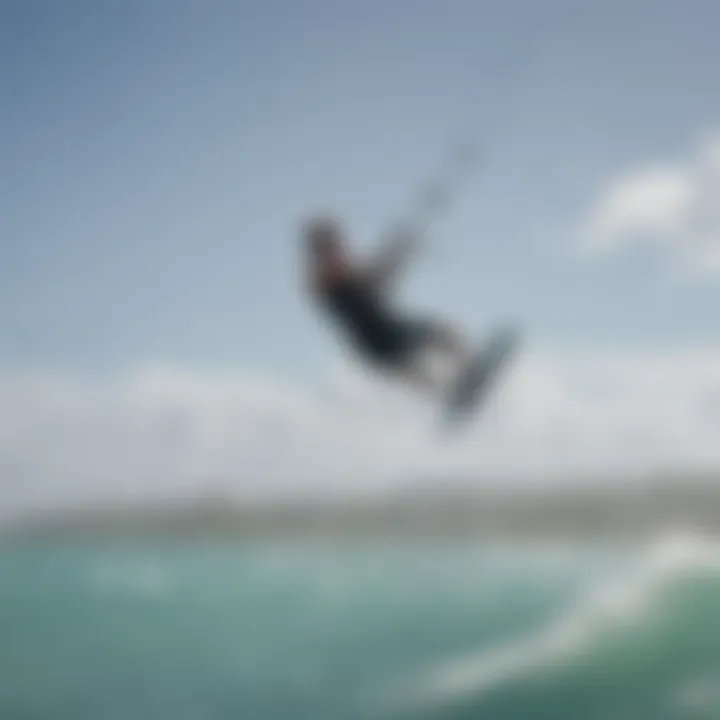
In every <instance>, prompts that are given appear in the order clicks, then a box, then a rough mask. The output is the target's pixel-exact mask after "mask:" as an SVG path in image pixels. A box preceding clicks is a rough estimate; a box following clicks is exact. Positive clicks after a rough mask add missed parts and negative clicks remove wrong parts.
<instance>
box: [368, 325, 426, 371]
mask: <svg viewBox="0 0 720 720" xmlns="http://www.w3.org/2000/svg"><path fill="white" fill-rule="evenodd" d="M433 331H434V323H433V322H432V321H430V320H422V319H420V320H418V319H398V320H393V321H391V322H387V323H383V325H382V327H378V328H377V332H374V333H372V334H371V335H366V336H365V337H361V338H360V339H359V343H358V345H359V348H358V349H359V350H360V352H361V353H362V354H363V355H364V356H365V357H366V359H367V360H369V361H370V362H373V363H375V364H377V365H382V366H383V367H396V366H401V365H403V364H405V363H407V362H409V361H411V360H412V359H413V358H414V356H415V355H416V354H417V353H418V352H421V351H422V350H424V349H426V348H427V347H428V346H429V345H430V343H431V342H432V336H433Z"/></svg>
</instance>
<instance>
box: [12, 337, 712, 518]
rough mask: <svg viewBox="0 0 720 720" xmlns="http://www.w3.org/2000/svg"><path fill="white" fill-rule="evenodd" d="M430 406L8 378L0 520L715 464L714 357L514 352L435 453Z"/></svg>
mask: <svg viewBox="0 0 720 720" xmlns="http://www.w3.org/2000/svg"><path fill="white" fill-rule="evenodd" d="M436 410H437V409H436V408H435V407H434V406H433V405H432V404H430V403H428V402H425V401H423V400H421V399H418V398H415V397H413V396H412V395H411V394H409V393H405V392H404V391H401V390H398V389H397V388H388V387H387V386H385V385H381V384H379V383H374V382H371V381H370V380H368V379H365V378H364V377H361V376H359V375H356V374H355V373H354V372H353V371H352V370H351V369H349V368H346V367H342V368H335V369H333V370H332V371H331V372H328V374H327V377H326V380H325V381H324V382H323V383H321V384H317V385H316V386H315V387H313V388H309V387H308V386H306V385H303V386H299V385H297V384H295V383H294V382H292V381H290V380H288V379H283V378H280V377H275V376H272V375H268V374H262V373H256V372H251V371H221V370H217V369H212V370H204V371H203V370H197V369H191V368H184V367H179V366H177V365H172V364H154V365H148V366H144V367H138V368H136V369H134V370H131V371H128V372H126V373H124V374H120V375H117V376H115V377H105V378H95V379H91V378H86V377H71V376H69V375H63V374H55V375H47V374H42V373H18V372H12V371H10V370H6V371H5V372H4V373H2V374H1V375H0V482H1V483H2V492H1V495H0V497H1V498H2V500H1V501H0V507H1V510H2V511H3V512H5V513H7V512H11V511H13V510H17V509H18V508H27V507H34V506H47V505H55V504H68V503H73V502H76V501H80V502H82V501H99V500H105V499H111V498H114V499H123V500H127V499H131V498H132V499H138V498H145V497H176V496H179V495H184V494H188V493H192V494H194V493H198V492H202V491H203V490H205V489H212V488H214V487H216V486H217V485H220V486H222V487H223V488H224V489H226V490H228V491H230V492H237V493H240V494H250V495H258V494H268V493H283V492H287V491H292V492H293V493H297V492H300V491H305V490H312V491H318V490H319V491H321V492H328V493H329V492H346V491H353V492H354V491H358V490H376V489H383V488H390V487H393V486H394V485H395V484H396V483H398V482H407V481H408V480H409V479H411V478H413V477H428V476H430V477H437V478H442V477H443V476H452V475H455V474H460V475H463V476H467V475H471V476H474V477H476V478H478V482H493V481H497V478H501V477H508V476H516V477H525V478H528V477H529V478H543V477H547V476H548V475H553V474H557V473H562V474H565V473H580V474H584V473H588V474H592V473H601V474H602V473H616V472H619V473H625V472H629V473H635V472H646V471H648V472H652V471H655V470H664V469H668V468H670V469H672V468H690V469H695V468H708V467H712V466H720V347H719V348H710V349H704V350H701V349H696V350H685V351H679V350H676V351H673V352H665V353H660V354H658V353H654V352H649V351H648V352H630V351H628V352H613V353H607V352H606V353H599V352H597V351H590V350H572V349H565V350H555V351H552V350H546V351H538V352H535V353H528V354H525V355H524V356H523V357H521V358H520V359H519V361H518V363H517V365H516V366H515V368H514V369H513V370H512V371H511V372H510V373H508V375H507V377H506V379H505V381H504V382H503V383H502V384H501V386H500V387H499V388H498V392H497V393H496V394H495V395H494V397H493V399H492V402H491V403H490V405H489V407H488V409H487V412H486V413H485V414H484V415H483V416H482V418H480V420H479V422H477V423H475V424H474V425H473V426H471V427H468V429H467V432H465V433H464V434H463V435H462V436H461V437H459V438H458V439H456V440H454V441H452V442H441V441H440V440H439V437H438V434H437V432H436V426H435V422H436V420H437V412H436ZM505 481H507V480H505Z"/></svg>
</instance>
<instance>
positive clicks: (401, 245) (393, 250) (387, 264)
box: [365, 229, 418, 289]
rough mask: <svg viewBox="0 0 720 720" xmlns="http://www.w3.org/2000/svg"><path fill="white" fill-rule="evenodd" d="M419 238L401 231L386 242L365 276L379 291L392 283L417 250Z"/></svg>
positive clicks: (409, 232) (410, 232) (405, 230)
mask: <svg viewBox="0 0 720 720" xmlns="http://www.w3.org/2000/svg"><path fill="white" fill-rule="evenodd" d="M417 241H418V239H417V236H416V233H415V232H413V231H412V230H408V229H401V230H398V231H396V232H395V233H393V234H392V235H391V236H390V237H389V238H387V239H386V240H385V243H384V247H383V248H382V249H381V251H380V252H379V253H378V255H377V256H376V257H375V258H374V259H373V260H372V261H371V262H370V263H369V264H368V265H367V266H366V268H365V276H366V277H367V279H368V280H369V281H370V282H371V283H372V285H374V286H375V287H376V288H378V289H382V288H384V287H386V286H387V285H388V284H390V283H392V282H393V281H394V280H395V279H396V278H397V276H398V275H399V274H400V272H401V271H402V270H404V269H405V267H406V265H407V264H408V261H409V260H410V258H411V256H412V255H413V253H414V252H415V250H416V248H417Z"/></svg>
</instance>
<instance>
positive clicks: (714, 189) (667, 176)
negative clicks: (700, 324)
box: [583, 134, 720, 272]
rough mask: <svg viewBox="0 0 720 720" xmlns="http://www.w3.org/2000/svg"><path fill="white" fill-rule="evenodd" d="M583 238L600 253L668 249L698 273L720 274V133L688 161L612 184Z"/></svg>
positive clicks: (639, 171) (627, 176) (634, 174)
mask: <svg viewBox="0 0 720 720" xmlns="http://www.w3.org/2000/svg"><path fill="white" fill-rule="evenodd" d="M583 237H584V244H585V247H586V248H587V249H591V250H595V251H610V250H618V249H620V248H622V247H627V246H628V245H632V244H637V243H638V242H644V243H650V244H657V245H662V246H663V247H664V248H665V250H666V252H670V253H672V254H673V256H674V257H675V258H677V259H678V260H679V261H680V262H681V263H682V264H683V265H684V266H685V268H686V269H688V270H690V271H692V272H720V134H709V135H708V136H707V137H705V138H704V139H703V140H702V142H700V143H699V145H698V149H697V151H696V153H695V154H694V155H693V156H692V157H690V158H688V159H686V160H685V161H684V162H679V163H675V164H656V165H653V166H650V167H641V168H638V169H636V170H633V171H630V172H628V173H626V174H624V175H623V176H621V177H618V178H615V179H614V180H613V181H611V182H610V183H609V184H608V185H607V187H605V188H604V189H603V191H602V192H601V193H600V197H599V198H598V200H597V201H596V203H595V206H594V207H593V209H592V211H591V213H590V216H589V218H588V221H587V223H586V227H585V230H584V232H583Z"/></svg>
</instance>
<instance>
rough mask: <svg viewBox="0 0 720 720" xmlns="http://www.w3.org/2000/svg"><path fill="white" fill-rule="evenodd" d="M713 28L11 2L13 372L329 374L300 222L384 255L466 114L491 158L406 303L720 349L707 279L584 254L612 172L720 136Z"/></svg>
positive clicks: (644, 258)
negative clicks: (320, 219) (142, 365)
mask: <svg viewBox="0 0 720 720" xmlns="http://www.w3.org/2000/svg"><path fill="white" fill-rule="evenodd" d="M718 23H720V8H718V6H717V4H716V3H714V2H712V1H711V0H707V1H705V2H702V1H699V0H689V1H687V2H683V3H679V2H665V1H660V2H658V1H657V0H637V1H636V2H633V3H626V2H624V1H623V2H619V1H617V0H615V1H613V2H606V3H586V4H585V6H584V7H582V6H579V4H578V3H571V2H567V1H566V0H548V1H547V2H544V3H538V2H530V1H526V2H518V1H517V0H512V1H510V2H502V3H499V2H493V3H489V2H484V1H480V0H477V1H470V0H463V1H461V2H458V1H455V0H452V1H450V2H447V3H437V2H430V1H428V0H419V1H418V2H414V3H408V2H399V1H394V0H393V1H390V0H382V1H380V0H371V1H369V2H362V3H360V2H355V3H349V2H334V1H331V0H316V1H312V2H310V1H308V0H292V1H291V0H283V1H280V0H263V1H262V2H221V1H219V0H214V1H212V2H204V3H200V2H190V1H187V0H177V1H176V2H170V1H169V0H163V1H160V0H153V1H152V2H139V1H138V0H133V1H127V2H126V1H122V2H121V1H119V0H110V1H106V2H102V3H96V2H90V1H85V2H78V1H77V0H68V1H67V2H64V3H56V2H49V1H48V2H40V1H38V0H28V1H27V2H9V1H8V2H4V3H2V5H1V6H0V66H1V67H2V68H3V71H2V72H3V80H2V82H1V83H0V107H2V108H3V110H2V113H1V114H0V121H1V122H2V136H3V138H4V141H3V152H2V158H3V159H2V164H1V165H0V188H1V189H2V193H1V194H0V326H1V327H2V328H3V340H2V343H0V362H2V363H3V364H5V365H12V366H22V365H32V366H40V367H61V368H70V369H77V370H82V371H88V370H95V369H104V368H117V367H123V366H125V365H128V364H132V363H134V362H137V361H142V360H145V359H148V358H150V359H153V358H163V359H172V360H174V361H179V362H187V363H189V364H202V365H204V366H208V365H209V366H212V365H213V364H221V365H242V366H261V367H272V368H279V369H281V370H283V371H288V372H292V373H298V374H300V375H303V374H305V373H312V372H313V371H314V370H315V369H316V368H317V367H318V364H319V363H322V362H323V360H324V358H326V356H327V354H328V353H329V352H334V347H333V345H332V343H331V341H330V340H329V339H328V338H326V336H325V335H324V334H323V331H322V330H321V329H320V327H319V325H318V323H317V320H316V319H315V318H314V317H313V315H312V313H311V312H310V311H309V309H308V308H307V307H305V306H304V305H303V304H302V302H301V299H300V296H299V294H298V283H297V266H296V259H297V258H296V246H295V243H296V237H295V235H294V231H295V223H296V220H297V218H298V217H299V216H300V215H301V214H302V213H303V212H305V211H307V210H308V209H314V208H316V207H320V208H325V207H327V208H332V209H336V210H337V211H338V212H339V213H341V214H343V215H344V216H345V217H347V219H348V223H349V224H350V227H351V228H352V232H353V234H354V235H355V236H356V237H357V240H358V242H359V243H360V244H361V245H362V246H365V245H367V244H368V243H371V242H372V241H373V239H374V238H375V236H376V234H377V233H378V232H379V231H380V230H381V229H382V228H383V226H384V225H385V223H386V222H387V221H388V220H389V219H391V218H392V217H393V216H394V215H395V214H397V212H398V211H399V210H402V209H403V208H404V207H405V206H406V205H407V203H408V202H409V200H410V198H411V193H412V192H413V189H414V188H415V186H416V185H417V183H418V181H419V180H420V179H422V177H423V176H424V174H426V173H427V172H429V171H430V170H431V168H432V167H433V166H434V165H435V164H436V163H437V161H438V160H439V158H440V157H441V155H442V152H443V147H444V143H445V141H446V138H447V136H448V133H452V132H453V131H455V129H456V128H458V127H465V126H470V127H471V128H472V130H473V132H476V133H477V139H478V140H479V141H483V140H488V142H489V143H490V146H489V148H487V150H488V151H489V157H488V164H487V166H486V167H485V169H484V170H483V172H482V173H481V174H480V175H479V176H478V177H477V178H476V179H475V180H474V181H473V182H472V183H471V184H470V185H469V187H467V188H466V190H465V191H464V193H463V194H462V196H461V199H460V202H459V204H458V206H457V207H456V209H455V211H454V212H453V214H452V216H451V217H450V218H449V219H448V221H447V222H445V223H443V224H442V225H441V226H440V227H439V228H438V232H437V234H436V236H435V242H436V244H437V246H436V248H434V249H435V250H436V251H437V257H436V258H435V259H433V258H432V257H428V258H426V259H425V260H422V261H421V262H420V263H419V264H418V266H417V272H416V274H415V275H414V276H413V277H412V278H411V280H410V282H409V283H408V285H407V286H406V288H405V292H404V300H405V301H406V302H408V303H410V304H413V303H417V304H418V306H419V307H423V308H438V309H439V310H441V311H442V312H446V313H449V314H451V315H452V316H453V317H457V318H458V320H459V321H460V322H462V323H463V324H464V325H466V326H468V327H469V329H471V330H472V331H473V332H480V331H481V330H482V328H483V327H484V326H485V325H486V324H487V323H490V322H492V321H493V319H494V318H495V317H496V316H498V315H504V314H507V313H512V314H513V315H516V316H519V317H520V318H522V319H523V320H524V321H525V322H526V323H527V326H528V328H529V329H530V331H531V333H532V335H533V337H534V338H536V339H537V340H538V341H539V342H560V343H564V342H571V343H572V342H583V343H588V342H591V343H599V344H602V343H611V344H617V343H620V344H622V343H632V344H644V343H645V344H647V343H650V344H652V343H657V342H662V343H671V344H672V343H682V342H690V341H692V342H702V341H706V340H708V339H710V338H712V337H715V336H716V322H717V318H716V312H715V308H716V307H717V304H718V301H720V292H719V291H718V288H717V286H716V285H715V284H714V283H713V282H710V281H704V282H702V283H696V284H688V285H683V286H682V287H680V288H677V287H675V286H672V285H668V282H667V273H668V269H667V267H666V266H665V264H663V262H662V260H661V259H660V258H658V257H657V255H655V254H653V251H652V250H644V251H643V250H640V251H637V252H634V253H628V254H620V255H617V256H610V257H607V258H602V259H599V260H598V259H595V258H593V259H591V260H588V259H587V258H584V257H582V256H579V255H578V254H576V253H575V252H574V249H573V248H574V244H575V241H576V240H575V236H576V233H577V228H578V227H579V226H580V225H581V224H582V222H583V219H584V217H585V215H586V213H588V212H589V209H590V207H591V205H592V203H593V202H594V200H595V198H596V196H597V194H598V192H599V191H600V188H601V187H602V186H603V184H604V183H607V182H608V181H609V180H610V179H611V178H612V177H613V176H615V175H618V174H622V173H623V172H625V171H626V169H627V168H633V167H634V166H642V165H643V164H646V163H652V162H655V161H656V160H672V159H674V158H676V157H679V156H682V155H683V154H684V153H687V152H688V149H689V147H690V145H691V144H692V143H693V142H694V141H695V139H696V137H697V136H698V134H699V133H702V132H704V131H706V130H707V129H710V128H712V127H713V126H714V123H717V121H718V118H720V95H719V94H718V93H717V92H715V88H716V87H717V78H716V70H717V67H719V66H720V45H718V43H717V33H716V28H717V27H718ZM526 45H527V46H529V48H530V51H529V52H530V57H529V59H528V62H526V64H523V63H520V64H519V67H518V69H517V71H516V72H515V73H514V74H512V75H510V76H508V74H507V73H503V72H502V71H501V68H502V67H503V66H504V64H505V63H507V62H508V61H509V60H513V59H515V58H517V52H518V48H522V47H524V46H526ZM490 129H493V130H494V132H493V133H492V134H490V133H489V130H490Z"/></svg>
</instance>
